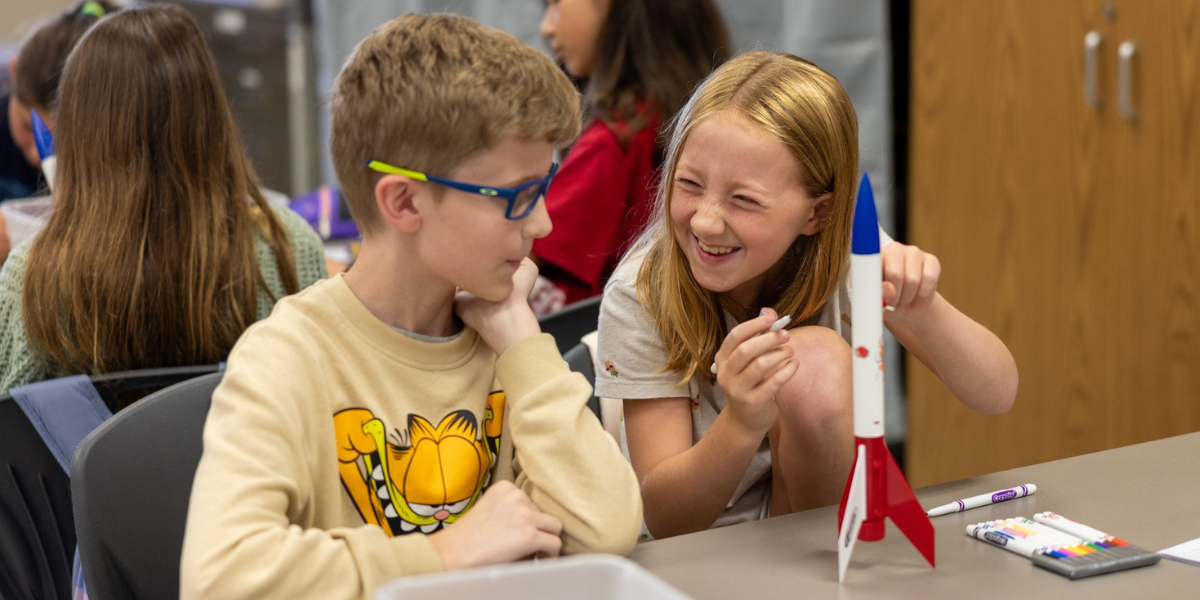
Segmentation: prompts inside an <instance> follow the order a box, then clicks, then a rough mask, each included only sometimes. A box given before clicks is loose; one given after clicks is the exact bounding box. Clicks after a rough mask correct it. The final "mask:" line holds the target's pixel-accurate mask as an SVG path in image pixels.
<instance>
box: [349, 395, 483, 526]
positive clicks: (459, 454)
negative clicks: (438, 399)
mask: <svg viewBox="0 0 1200 600" xmlns="http://www.w3.org/2000/svg"><path fill="white" fill-rule="evenodd" d="M503 418H504V392H492V393H491V394H489V395H488V398H487V408H486V409H485V411H484V424H483V428H482V430H481V429H480V427H479V424H478V421H477V420H476V418H475V414H474V413H472V412H471V411H469V410H465V409H464V410H456V411H454V412H451V413H449V414H447V415H445V416H444V417H442V418H441V420H440V421H438V423H437V425H436V426H435V425H434V424H433V423H432V422H431V421H430V420H429V419H426V418H425V417H423V416H421V415H418V414H410V415H409V416H408V427H407V429H406V430H405V431H403V432H402V431H400V430H395V431H393V434H392V437H391V438H390V439H389V437H388V435H387V426H386V424H385V423H384V422H383V421H382V420H380V419H378V418H376V417H375V415H374V413H372V412H371V411H370V410H367V409H364V408H348V409H345V410H341V411H338V412H337V413H336V414H335V415H334V416H333V425H334V431H335V433H336V435H337V443H338V471H339V473H340V474H341V479H342V485H343V486H345V488H346V491H347V492H348V493H349V494H350V497H351V498H352V499H353V500H354V505H355V506H356V507H357V508H358V512H359V514H361V515H362V518H363V520H364V521H366V522H367V523H369V524H373V525H378V526H379V527H381V528H382V529H383V530H384V531H385V532H387V534H388V535H391V536H395V535H400V534H407V533H413V532H416V531H420V532H421V533H433V532H435V531H438V530H440V529H442V528H444V527H446V526H447V525H449V524H450V523H453V522H455V521H457V520H458V519H459V518H460V517H462V516H463V515H464V514H466V512H467V511H468V510H470V509H471V507H472V506H473V505H474V504H475V501H476V499H478V498H479V495H480V494H481V493H482V492H483V490H484V489H485V488H486V487H487V486H488V484H490V483H491V469H492V466H494V465H495V464H496V452H497V451H498V450H499V448H500V432H501V430H502V421H503Z"/></svg>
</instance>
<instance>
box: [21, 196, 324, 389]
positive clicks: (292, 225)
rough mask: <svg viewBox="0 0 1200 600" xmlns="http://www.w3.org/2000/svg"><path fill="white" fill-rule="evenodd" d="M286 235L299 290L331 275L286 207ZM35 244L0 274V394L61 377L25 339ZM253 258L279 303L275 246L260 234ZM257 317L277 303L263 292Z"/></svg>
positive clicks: (315, 243) (311, 234) (279, 211)
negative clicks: (28, 266)
mask: <svg viewBox="0 0 1200 600" xmlns="http://www.w3.org/2000/svg"><path fill="white" fill-rule="evenodd" d="M274 210H275V216H276V217H278V218H279V220H280V223H281V224H282V225H283V228H284V229H285V230H286V231H287V234H288V241H289V242H290V244H291V248H292V260H293V262H295V265H296V275H297V280H298V282H299V284H300V289H304V288H306V287H308V286H310V285H312V284H313V283H316V282H317V281H318V280H320V279H323V278H324V277H326V276H327V272H326V270H325V252H324V248H323V246H322V244H321V238H320V237H319V236H317V233H316V232H315V231H313V230H312V228H311V227H309V225H308V223H306V222H305V221H304V219H301V218H300V216H299V215H297V214H296V213H294V212H292V211H291V210H289V209H287V208H275V209H274ZM31 242H32V240H30V241H27V242H25V243H24V244H21V245H20V246H17V247H16V248H14V249H13V251H12V253H11V254H9V256H8V260H7V261H6V262H5V263H4V269H3V270H0V392H4V391H7V390H9V389H11V388H14V387H19V386H22V385H25V384H28V383H33V382H35V381H42V380H44V379H50V378H52V377H56V376H58V375H61V374H60V373H53V372H48V371H47V370H46V369H45V367H43V366H42V364H41V363H40V362H39V361H38V360H37V359H36V358H35V357H34V354H33V351H32V350H31V349H30V348H29V343H28V340H26V338H25V323H24V320H23V318H22V316H21V310H22V308H21V303H22V300H21V298H22V289H23V287H24V283H25V260H26V258H27V257H28V255H29V245H30V243H31ZM254 253H255V256H256V258H257V259H258V270H259V272H261V273H262V276H263V280H264V281H266V283H267V289H269V290H270V291H271V294H273V295H274V296H275V297H276V298H282V297H283V296H284V295H285V292H284V289H283V278H282V277H280V275H279V267H278V266H277V265H276V264H275V255H274V253H272V252H271V245H270V244H269V243H268V242H267V239H266V237H264V236H263V235H262V234H261V233H256V234H255V236H254ZM257 300H258V305H257V311H256V312H257V318H258V319H263V318H266V316H267V315H269V314H271V309H272V308H274V305H275V303H274V302H273V301H272V300H271V296H270V295H268V294H267V293H266V292H264V291H263V290H261V289H260V290H259V291H258V298H257Z"/></svg>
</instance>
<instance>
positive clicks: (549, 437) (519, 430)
mask: <svg viewBox="0 0 1200 600" xmlns="http://www.w3.org/2000/svg"><path fill="white" fill-rule="evenodd" d="M496 371H497V375H498V377H499V379H500V383H501V385H502V386H503V387H504V390H505V393H506V395H507V396H508V402H509V403H510V405H509V409H508V423H509V431H510V433H511V435H512V439H513V446H514V448H515V452H516V456H515V460H514V468H515V471H516V485H517V486H518V487H520V488H521V489H522V490H524V491H525V493H526V494H528V495H529V497H530V498H531V499H532V500H533V502H534V504H536V505H537V506H538V508H539V509H541V510H542V511H543V512H546V513H549V514H552V515H554V516H555V517H557V518H558V519H559V520H561V521H562V523H563V534H562V539H563V553H564V554H579V553H589V552H605V553H611V554H618V555H624V554H627V553H628V552H629V551H630V550H632V549H633V546H634V544H635V543H636V542H637V536H638V533H639V531H640V529H641V524H642V497H641V490H640V489H639V488H638V482H637V477H636V476H635V475H634V473H633V468H632V467H631V466H630V465H629V462H628V461H627V460H625V457H624V456H622V455H621V451H620V449H619V448H618V447H617V443H616V440H614V439H613V438H612V436H610V435H609V434H608V433H606V432H605V431H604V429H603V428H602V427H601V425H600V421H599V420H598V419H597V418H596V416H595V415H594V414H592V412H591V411H590V410H589V409H588V408H587V400H588V398H590V397H591V388H590V386H588V384H587V380H585V379H584V377H583V376H582V375H580V374H579V373H574V372H572V371H571V370H570V368H568V367H567V364H566V363H565V362H563V360H562V356H560V355H559V353H558V350H557V348H556V347H555V345H554V338H553V337H551V336H550V335H548V334H542V335H538V336H535V337H532V338H529V339H526V340H524V341H521V342H519V343H517V344H515V345H514V346H512V347H511V348H509V349H508V350H507V351H506V352H505V353H504V354H503V355H501V356H500V358H499V360H498V361H497V365H496Z"/></svg>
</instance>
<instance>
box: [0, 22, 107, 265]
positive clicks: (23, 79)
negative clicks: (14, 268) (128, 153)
mask: <svg viewBox="0 0 1200 600" xmlns="http://www.w3.org/2000/svg"><path fill="white" fill-rule="evenodd" d="M116 9H117V7H116V5H114V4H112V3H111V2H108V1H107V0H85V1H81V2H76V3H75V4H74V5H73V6H71V7H70V8H68V9H67V10H65V11H63V13H62V14H60V15H59V16H58V17H56V18H55V19H54V20H52V21H49V22H47V23H45V24H44V25H42V26H41V27H38V28H37V29H36V30H34V32H33V33H32V34H31V35H30V36H29V38H28V39H26V40H25V42H24V43H23V44H22V45H21V49H20V52H19V53H18V54H17V55H16V56H14V57H12V58H11V59H9V61H8V75H9V78H10V80H11V84H12V86H11V87H12V94H11V95H9V94H4V95H2V96H0V113H2V114H3V115H4V116H6V117H7V118H6V119H0V129H3V131H0V201H3V200H8V199H12V198H24V197H26V196H32V195H34V194H36V193H38V191H39V188H44V187H45V183H44V182H42V175H41V173H40V172H39V171H38V166H39V165H40V164H41V160H40V159H39V158H38V153H37V147H36V146H35V145H34V141H33V120H32V111H34V110H36V111H37V112H38V116H40V117H42V118H43V119H44V120H46V122H47V125H51V126H52V125H53V120H52V117H53V114H52V111H53V108H54V104H55V101H56V100H57V97H58V79H59V74H60V73H62V68H63V63H65V62H67V55H68V54H70V53H71V49H72V48H74V47H75V42H77V41H78V40H79V38H80V37H81V36H82V35H83V34H84V33H85V32H86V31H87V30H88V28H89V27H91V26H92V25H94V24H95V23H96V21H97V20H98V19H99V18H100V17H102V16H104V15H105V14H107V13H110V12H112V11H114V10H116ZM8 251H9V240H8V232H7V230H6V228H5V226H4V217H3V216H2V215H0V263H3V262H4V257H5V256H8Z"/></svg>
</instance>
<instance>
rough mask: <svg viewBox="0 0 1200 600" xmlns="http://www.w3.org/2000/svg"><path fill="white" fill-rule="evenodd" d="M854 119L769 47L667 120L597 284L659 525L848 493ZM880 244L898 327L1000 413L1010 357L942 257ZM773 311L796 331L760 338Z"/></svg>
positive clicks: (634, 444)
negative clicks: (654, 193)
mask: <svg viewBox="0 0 1200 600" xmlns="http://www.w3.org/2000/svg"><path fill="white" fill-rule="evenodd" d="M857 129H858V127H857V123H856V119H855V115H854V109H853V106H852V105H851V103H850V99H849V97H848V96H847V95H846V92H845V91H844V90H843V89H842V87H841V85H840V84H839V83H838V82H837V81H836V80H835V79H834V78H833V77H831V76H830V75H829V74H827V73H825V72H824V71H821V70H820V69H818V68H817V67H815V66H814V65H812V64H811V63H808V62H806V61H804V60H802V59H799V58H796V57H794V56H790V55H786V54H771V53H766V52H751V53H748V54H745V55H742V56H739V57H738V58H736V59H734V60H732V61H730V62H728V63H726V64H725V65H724V66H722V67H721V68H719V69H718V70H717V71H716V72H715V73H713V75H712V76H711V77H709V78H708V79H707V80H706V81H705V82H704V83H703V84H701V86H700V88H699V89H698V90H697V91H696V94H695V96H693V97H692V99H691V100H690V101H689V102H688V104H687V106H685V107H684V108H683V110H682V111H681V112H680V114H679V116H678V117H677V118H676V120H675V122H674V123H673V124H672V130H671V133H670V142H669V146H668V150H667V156H666V161H665V162H666V164H665V168H664V179H663V181H664V184H663V185H662V186H661V189H660V191H659V196H658V206H659V208H658V210H657V218H656V220H655V221H654V222H653V223H652V224H651V226H650V228H649V229H648V230H647V232H646V234H645V235H644V236H643V237H642V238H641V239H640V240H639V242H638V243H637V244H636V246H635V248H634V249H633V250H631V252H630V254H629V255H628V256H627V257H626V258H625V259H624V260H623V261H622V263H621V265H620V266H619V267H618V269H617V270H616V272H615V273H614V274H613V278H612V280H611V281H610V282H609V284H608V286H607V289H606V294H605V296H604V303H603V306H602V308H601V315H600V340H599V351H598V364H600V365H602V366H603V371H604V372H602V373H598V374H597V377H596V392H597V395H599V396H604V397H610V398H620V399H623V400H625V402H624V406H625V427H626V433H627V436H628V444H629V454H630V458H631V460H632V462H633V467H634V470H635V471H636V473H637V476H638V479H639V480H640V481H641V483H642V496H643V501H644V504H645V519H646V525H647V527H648V529H649V531H650V532H651V533H652V534H653V535H654V536H655V537H666V536H671V535H677V534H681V533H687V532H692V531H697V530H702V529H706V528H709V527H712V526H715V525H726V524H730V523H736V522H741V521H747V520H753V519H759V518H764V517H766V516H771V515H780V514H786V513H789V512H793V511H799V510H804V509H807V508H812V507H816V506H822V505H826V504H833V503H836V502H837V501H838V498H839V497H840V494H841V491H842V488H843V486H844V484H845V481H846V478H847V477H848V476H849V473H850V466H851V464H852V462H853V450H854V448H853V431H852V413H851V411H852V407H851V381H850V371H851V367H850V347H849V345H848V341H849V339H850V322H849V316H848V315H849V313H850V307H849V296H848V292H847V290H846V288H845V280H846V277H847V275H848V265H849V246H850V233H849V232H850V225H851V212H852V210H853V195H854V193H855V185H856V182H857V179H858V178H857V177H856V175H857V173H856V170H857V165H858V150H857V143H858V131H857ZM884 241H885V243H886V242H891V240H884ZM882 254H883V257H882V258H883V273H882V277H883V279H884V284H883V287H884V300H886V302H887V304H888V305H889V306H892V307H894V309H895V310H894V311H885V322H886V324H887V326H888V328H889V329H890V330H891V332H892V333H893V334H894V335H895V336H896V338H898V339H899V340H900V342H901V343H902V344H904V345H905V347H907V348H908V350H909V351H910V352H912V354H913V355H914V356H916V357H917V359H919V360H920V361H921V362H922V363H924V364H925V365H926V366H928V367H929V368H930V369H931V370H933V372H934V373H936V374H938V375H939V376H940V377H941V379H942V380H943V381H944V382H946V384H947V385H948V386H949V388H950V390H951V391H952V392H954V394H955V395H956V396H957V397H958V398H959V399H960V400H961V401H962V402H963V403H964V404H966V405H968V406H970V407H972V408H974V409H976V410H980V411H983V412H989V413H999V412H1004V411H1006V410H1008V408H1009V407H1010V406H1011V405H1012V402H1013V398H1014V396H1015V395H1016V386H1017V373H1016V365H1015V363H1014V362H1013V359H1012V356H1011V355H1010V354H1009V352H1008V350H1007V349H1006V348H1005V347H1004V344H1003V343H1001V342H1000V340H999V339H997V338H996V337H995V336H994V335H992V334H991V333H990V332H989V331H987V330H986V329H984V328H983V327H982V326H980V325H979V324H977V323H975V322H974V321H972V320H971V319H969V318H967V317H966V316H965V315H963V314H962V313H960V312H958V311H957V310H955V309H954V307H952V306H951V305H950V304H949V303H948V302H946V300H945V299H943V298H942V297H941V296H940V295H939V294H938V293H937V292H936V287H937V280H938V275H939V272H940V267H939V266H938V262H937V259H936V258H935V257H933V256H931V255H929V254H926V253H924V252H922V251H920V250H919V249H917V248H916V247H913V246H905V245H904V244H900V243H890V244H889V245H887V246H886V248H884V250H883V252H882ZM782 315H790V316H792V317H794V320H793V321H792V327H791V329H790V330H789V329H785V330H782V331H778V332H770V333H766V334H765V335H759V334H763V333H764V332H766V331H767V329H768V328H769V327H770V326H771V324H772V323H773V322H774V321H775V319H776V317H777V316H782ZM839 334H840V335H839ZM714 363H715V371H713V370H710V365H713V364H714ZM714 372H715V375H714Z"/></svg>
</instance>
